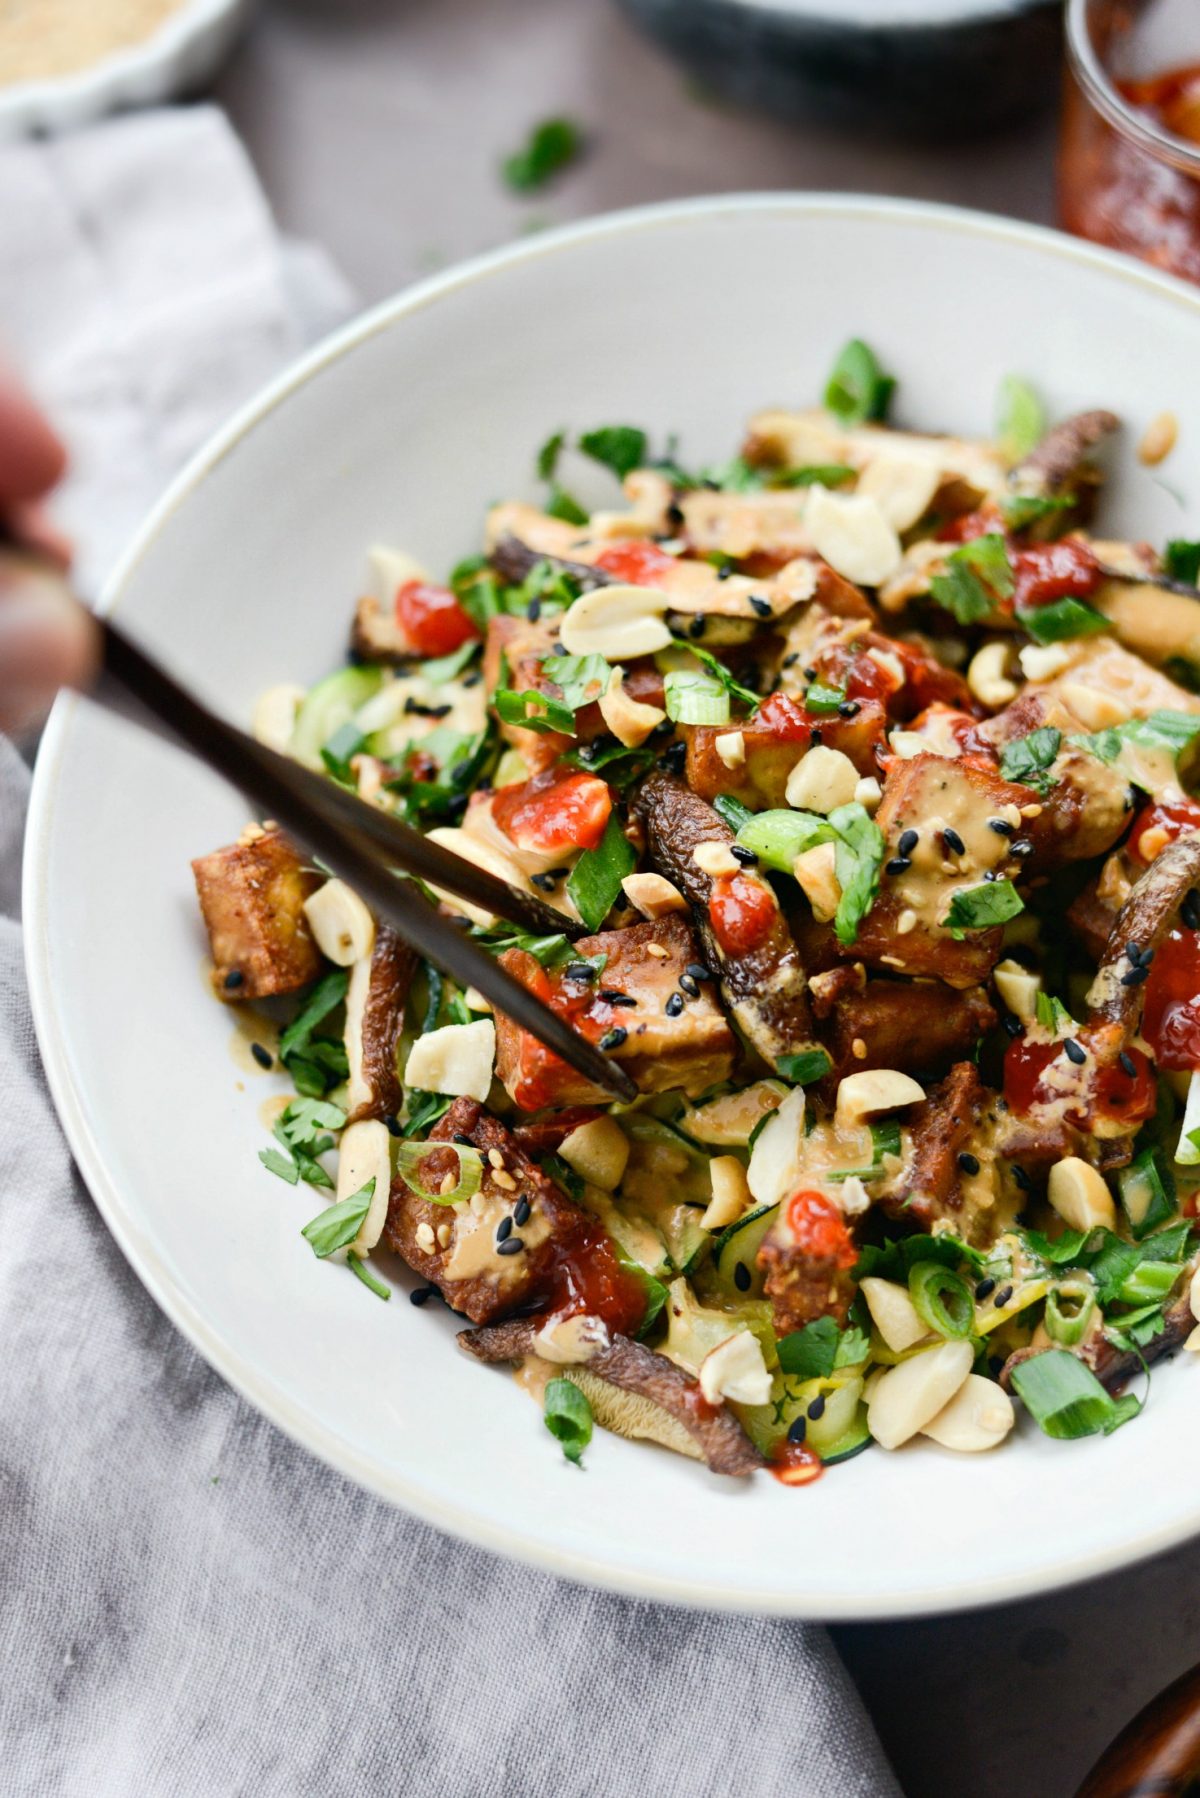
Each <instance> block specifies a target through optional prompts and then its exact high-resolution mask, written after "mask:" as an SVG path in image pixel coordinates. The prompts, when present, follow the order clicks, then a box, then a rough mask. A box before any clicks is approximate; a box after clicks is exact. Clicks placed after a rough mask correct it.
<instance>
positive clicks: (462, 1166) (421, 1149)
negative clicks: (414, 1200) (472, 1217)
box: [396, 1142, 483, 1205]
mask: <svg viewBox="0 0 1200 1798" xmlns="http://www.w3.org/2000/svg"><path fill="white" fill-rule="evenodd" d="M434 1154H438V1155H444V1154H450V1155H453V1156H455V1157H456V1158H457V1160H458V1178H457V1180H456V1182H455V1184H454V1185H453V1186H452V1187H450V1189H449V1190H448V1191H443V1190H442V1186H441V1183H439V1185H438V1187H437V1188H436V1190H435V1189H434V1188H431V1187H429V1186H426V1184H425V1182H424V1181H423V1180H422V1178H421V1164H422V1163H423V1162H424V1161H427V1160H428V1159H429V1157H430V1156H431V1155H434ZM396 1172H397V1173H398V1174H400V1175H402V1176H403V1178H404V1181H405V1184H406V1185H407V1186H408V1187H409V1188H410V1189H411V1191H413V1192H415V1193H416V1195H417V1197H418V1198H419V1199H427V1200H428V1201H429V1203H430V1204H431V1205H456V1204H457V1203H458V1201H459V1199H469V1198H470V1197H471V1195H472V1193H476V1192H478V1191H479V1188H480V1184H481V1183H482V1180H483V1156H482V1155H481V1154H480V1153H479V1150H478V1149H471V1148H464V1147H462V1146H461V1145H460V1144H458V1143H454V1142H402V1143H401V1144H400V1146H399V1148H398V1149H397V1151H396Z"/></svg>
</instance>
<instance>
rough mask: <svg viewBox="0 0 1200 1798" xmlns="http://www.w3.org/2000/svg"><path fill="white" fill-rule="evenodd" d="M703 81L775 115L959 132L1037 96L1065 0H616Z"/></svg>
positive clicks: (1049, 78)
mask: <svg viewBox="0 0 1200 1798" xmlns="http://www.w3.org/2000/svg"><path fill="white" fill-rule="evenodd" d="M620 4H621V5H622V6H623V7H624V9H625V11H626V12H627V13H629V14H630V16H631V17H632V18H633V19H635V20H636V21H637V23H638V24H639V25H641V26H642V27H643V29H644V30H645V31H646V32H648V33H649V35H650V36H651V37H653V38H655V39H657V41H658V42H659V43H660V44H662V45H663V46H664V48H665V49H667V50H669V51H670V52H671V54H672V55H673V56H675V57H676V58H677V59H678V61H679V62H681V63H682V64H683V65H684V67H685V68H686V69H687V70H688V71H689V72H690V73H691V74H692V75H693V76H694V77H695V78H696V79H697V80H698V81H701V82H702V83H703V84H704V85H705V86H706V87H708V88H710V89H711V90H712V91H713V92H714V93H717V94H719V95H720V96H722V97H723V98H725V99H728V100H732V101H734V102H735V103H736V104H738V105H743V106H750V107H756V108H760V109H762V110H763V111H766V112H770V113H772V114H774V115H776V116H777V117H781V118H786V119H797V118H802V117H807V118H818V119H826V120H831V121H834V122H836V123H839V124H849V125H854V126H856V127H860V128H863V127H866V128H871V129H874V130H880V131H883V132H891V133H896V134H902V135H905V136H910V137H924V138H938V137H963V136H966V135H971V134H974V133H977V132H982V131H987V130H991V129H992V128H993V127H995V126H997V125H1000V124H1003V123H1005V122H1007V121H1008V120H1011V119H1013V118H1015V117H1018V116H1019V115H1020V114H1021V113H1023V112H1029V111H1032V110H1033V109H1034V108H1035V107H1037V106H1039V105H1043V104H1045V103H1046V102H1047V101H1048V100H1049V98H1050V97H1051V96H1052V95H1053V94H1054V92H1055V91H1056V88H1057V82H1058V70H1059V57H1060V46H1061V40H1062V10H1063V9H1062V3H1061V0H620Z"/></svg>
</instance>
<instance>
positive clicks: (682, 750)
mask: <svg viewBox="0 0 1200 1798" xmlns="http://www.w3.org/2000/svg"><path fill="white" fill-rule="evenodd" d="M686 761H687V744H686V743H672V744H671V747H670V748H669V749H666V750H664V751H663V767H664V768H665V769H666V770H667V772H668V773H669V774H682V773H683V768H684V763H685V762H686Z"/></svg>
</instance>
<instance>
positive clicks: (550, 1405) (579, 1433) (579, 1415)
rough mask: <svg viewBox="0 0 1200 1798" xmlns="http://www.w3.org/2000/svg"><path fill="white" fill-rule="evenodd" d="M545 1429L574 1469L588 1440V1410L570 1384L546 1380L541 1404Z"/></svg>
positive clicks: (569, 1381) (589, 1416)
mask: <svg viewBox="0 0 1200 1798" xmlns="http://www.w3.org/2000/svg"><path fill="white" fill-rule="evenodd" d="M543 1403H544V1406H545V1420H546V1428H547V1429H548V1430H549V1432H550V1434H551V1435H552V1436H553V1437H554V1438H555V1440H556V1441H557V1442H558V1444H559V1446H560V1447H561V1449H562V1452H563V1454H564V1455H565V1456H566V1458H567V1460H568V1461H571V1462H573V1463H574V1465H575V1466H576V1467H578V1466H579V1465H580V1464H581V1462H582V1460H583V1451H584V1449H585V1448H586V1447H587V1445H588V1443H589V1442H590V1441H591V1439H592V1407H591V1406H590V1405H589V1404H588V1402H587V1399H586V1398H585V1397H584V1395H583V1393H582V1392H581V1391H580V1390H579V1388H578V1386H576V1385H575V1383H574V1382H573V1381H572V1380H568V1379H558V1380H550V1381H548V1382H547V1385H546V1394H545V1399H544V1401H543Z"/></svg>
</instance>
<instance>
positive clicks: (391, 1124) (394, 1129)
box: [383, 1117, 404, 1136]
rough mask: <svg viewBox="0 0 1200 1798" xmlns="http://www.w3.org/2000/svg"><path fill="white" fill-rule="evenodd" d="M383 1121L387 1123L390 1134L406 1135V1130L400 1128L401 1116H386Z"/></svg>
mask: <svg viewBox="0 0 1200 1798" xmlns="http://www.w3.org/2000/svg"><path fill="white" fill-rule="evenodd" d="M383 1121H384V1123H385V1124H386V1125H387V1132H388V1135H389V1136H403V1135H404V1131H403V1130H402V1129H401V1128H400V1119H399V1118H394V1117H386V1118H384V1120H383Z"/></svg>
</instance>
